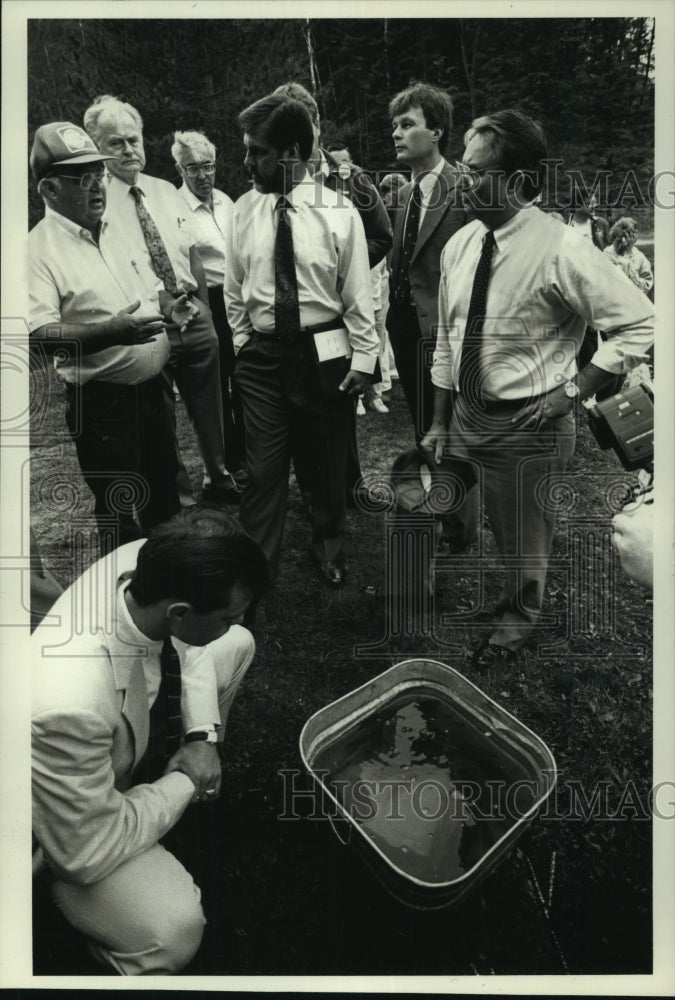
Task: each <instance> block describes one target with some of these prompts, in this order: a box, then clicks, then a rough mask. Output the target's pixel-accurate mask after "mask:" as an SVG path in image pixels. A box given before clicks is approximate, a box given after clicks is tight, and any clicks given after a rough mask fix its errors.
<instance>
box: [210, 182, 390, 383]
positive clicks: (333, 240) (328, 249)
mask: <svg viewBox="0 0 675 1000" xmlns="http://www.w3.org/2000/svg"><path fill="white" fill-rule="evenodd" d="M279 197H280V196H279V195H278V194H261V193H260V192H258V191H247V192H246V194H244V195H242V196H241V198H239V200H238V201H237V202H236V203H235V205H234V209H233V212H232V225H231V227H230V230H229V233H228V241H227V251H226V255H227V260H228V267H227V272H226V275H225V304H226V307H227V316H228V320H229V323H230V326H231V328H232V333H233V339H234V346H235V350H238V349H239V348H240V347H241V346H242V344H244V343H245V342H246V340H247V339H248V337H249V335H250V333H251V329H255V330H258V331H260V332H261V333H274V294H275V281H274V243H275V238H276V229H277V223H278V215H279V212H278V211H277V210H276V204H277V202H278V200H279ZM287 197H288V200H289V202H290V205H291V208H290V210H289V220H290V224H291V230H292V233H293V250H294V253H295V264H296V274H297V281H298V301H299V304H300V325H301V326H302V327H303V328H304V327H311V326H316V325H318V324H320V323H326V322H328V321H330V320H333V319H335V318H338V317H339V318H341V320H342V322H343V324H344V326H345V327H346V328H347V332H348V335H349V341H350V344H351V347H352V351H353V354H352V368H354V369H357V370H358V371H362V372H367V373H372V372H373V370H374V368H375V361H376V359H377V355H378V352H379V339H378V336H377V333H376V331H375V316H374V313H373V301H372V289H371V283H370V270H369V266H368V247H367V244H366V238H365V235H364V232H363V224H362V222H361V219H360V217H359V215H358V213H357V211H356V209H355V208H354V206H353V205H352V204H351V202H348V201H346V199H345V198H344V196H342V195H340V194H337V193H336V192H335V191H332V190H330V189H329V188H326V187H324V186H323V185H322V184H319V183H316V182H315V181H314V180H313V179H312V178H310V177H309V176H308V175H305V178H304V180H303V181H302V182H301V183H300V184H298V185H297V186H296V187H294V188H293V189H292V191H290V192H289V193H288V195H287Z"/></svg>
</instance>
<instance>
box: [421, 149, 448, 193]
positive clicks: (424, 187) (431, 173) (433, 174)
mask: <svg viewBox="0 0 675 1000" xmlns="http://www.w3.org/2000/svg"><path fill="white" fill-rule="evenodd" d="M444 166H445V160H444V159H443V157H441V158H440V160H439V161H438V163H437V164H436V166H435V167H432V168H431V170H425V171H424V174H423V175H422V178H421V180H420V182H419V185H420V191H421V192H422V194H423V195H429V194H431V190H432V188H433V187H434V184H435V183H436V181H437V180H438V178H439V177H440V174H441V171H442V170H443V167H444Z"/></svg>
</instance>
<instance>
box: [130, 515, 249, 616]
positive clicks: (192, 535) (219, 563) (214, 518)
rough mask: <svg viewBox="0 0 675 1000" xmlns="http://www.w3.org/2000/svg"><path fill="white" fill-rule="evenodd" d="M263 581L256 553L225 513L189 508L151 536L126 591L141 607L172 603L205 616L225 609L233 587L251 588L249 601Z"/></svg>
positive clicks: (242, 532)
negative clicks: (184, 604)
mask: <svg viewBox="0 0 675 1000" xmlns="http://www.w3.org/2000/svg"><path fill="white" fill-rule="evenodd" d="M267 576H268V570H267V560H266V559H265V556H264V555H263V552H262V549H261V548H260V546H259V545H258V544H257V543H256V542H254V541H253V539H252V538H251V537H250V536H249V535H247V534H246V532H245V531H244V529H243V528H242V527H241V525H240V524H239V522H238V521H237V520H236V519H235V518H234V517H232V515H231V514H227V513H226V512H225V511H223V510H219V509H218V508H190V509H189V510H185V511H182V512H181V513H180V514H176V516H175V517H172V518H171V520H170V521H166V522H165V523H164V524H160V525H158V526H157V527H156V528H155V529H154V530H153V531H152V533H151V534H150V537H149V538H148V540H147V542H146V543H145V545H143V546H142V548H141V549H140V550H139V553H138V560H137V562H136V569H135V570H134V573H133V576H132V578H131V582H130V584H129V590H130V592H131V596H132V597H133V598H134V600H135V601H137V602H138V604H141V605H143V606H146V605H148V604H154V603H155V602H156V601H161V600H163V599H164V598H173V599H174V600H178V601H187V602H188V603H189V604H191V605H192V607H193V608H194V610H195V611H196V612H197V613H198V614H206V613H208V612H209V611H213V610H215V609H216V608H222V607H225V605H226V604H227V603H228V601H229V599H230V594H231V592H232V588H233V587H234V586H235V585H236V584H240V585H242V586H245V587H250V588H252V590H253V594H254V597H253V600H254V601H255V600H256V598H257V597H259V596H260V595H261V594H262V592H263V590H264V589H265V587H266V585H267Z"/></svg>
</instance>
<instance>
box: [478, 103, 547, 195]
mask: <svg viewBox="0 0 675 1000" xmlns="http://www.w3.org/2000/svg"><path fill="white" fill-rule="evenodd" d="M475 135H487V136H488V137H489V140H490V144H491V146H492V149H493V151H494V153H495V156H496V157H497V158H498V160H499V167H500V168H501V169H502V170H503V171H504V173H505V174H506V175H507V177H512V176H513V174H514V173H516V172H517V171H519V170H522V171H524V178H525V179H524V183H523V189H522V194H523V198H524V199H525V200H526V201H532V199H533V198H535V197H536V195H538V194H539V192H540V191H541V189H542V185H543V183H544V169H545V168H544V165H543V164H542V160H545V159H547V156H548V154H547V151H546V138H545V136H544V131H543V129H542V127H541V125H540V124H539V123H538V122H535V121H534V120H533V119H532V118H529V117H528V116H527V115H524V114H523V113H522V111H514V110H512V109H510V108H509V109H507V110H506V111H494V112H492V114H489V115H482V116H481V117H480V118H476V119H474V121H472V122H471V128H470V129H469V130H468V131H467V133H466V135H465V136H464V144H465V145H466V144H467V143H468V142H469V141H470V140H471V139H473V137H474V136H475Z"/></svg>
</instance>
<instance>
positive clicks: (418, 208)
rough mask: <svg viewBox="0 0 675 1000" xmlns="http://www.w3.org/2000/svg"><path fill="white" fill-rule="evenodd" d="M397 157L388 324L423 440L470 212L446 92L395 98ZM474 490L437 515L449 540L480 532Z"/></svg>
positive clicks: (465, 540) (421, 90)
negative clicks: (399, 173) (451, 246)
mask: <svg viewBox="0 0 675 1000" xmlns="http://www.w3.org/2000/svg"><path fill="white" fill-rule="evenodd" d="M389 114H390V116H391V119H392V127H393V139H394V146H395V149H396V159H397V161H398V162H399V163H400V164H401V166H404V167H408V168H409V169H410V170H411V173H412V180H411V182H410V183H409V184H404V185H402V186H401V187H400V188H399V190H398V200H397V211H396V213H395V220H394V246H393V249H392V254H391V281H390V286H389V312H388V314H387V321H386V322H387V330H388V331H389V339H390V341H391V346H392V350H393V352H394V359H395V361H396V370H397V372H398V377H399V380H400V383H401V387H402V389H403V393H404V395H405V398H406V401H407V403H408V408H409V410H410V415H411V417H412V422H413V430H414V434H415V441H416V443H417V444H418V445H419V443H420V441H421V439H422V437H423V436H424V434H425V433H426V432H427V430H428V429H429V426H430V424H431V420H432V417H433V407H434V392H433V386H432V384H431V379H430V375H429V370H430V361H431V355H432V352H433V349H434V345H435V342H436V329H437V325H438V284H439V280H440V260H441V251H442V250H443V247H444V246H445V244H446V243H447V241H448V240H449V239H450V237H451V236H452V235H453V234H454V233H456V232H457V230H458V229H459V228H460V227H461V226H463V225H464V223H465V221H466V215H465V212H464V208H463V205H462V203H461V199H460V197H459V193H458V191H457V171H456V169H455V167H454V166H451V165H450V164H449V163H447V161H446V160H445V159H444V157H443V152H444V150H445V149H446V148H447V145H448V142H449V139H450V133H451V130H452V101H451V100H450V97H449V96H448V94H446V92H445V91H444V90H441V89H440V88H438V87H433V86H431V85H430V84H428V83H414V84H412V85H411V86H410V87H408V88H407V89H406V90H402V91H401V92H400V93H399V94H397V95H396V96H395V97H394V98H392V100H391V102H390V104H389ZM477 520H478V511H477V508H476V495H475V491H470V492H469V495H468V496H467V497H466V499H464V500H463V501H462V502H458V503H457V505H456V506H455V507H454V509H452V510H449V511H447V512H446V513H443V514H440V515H439V517H438V518H437V522H436V525H437V534H438V537H439V538H441V539H442V544H443V546H446V547H451V548H452V549H453V550H454V551H458V550H460V549H462V548H466V546H467V545H468V544H470V543H471V542H472V541H473V540H474V538H475V536H476V530H477V528H476V526H477Z"/></svg>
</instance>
